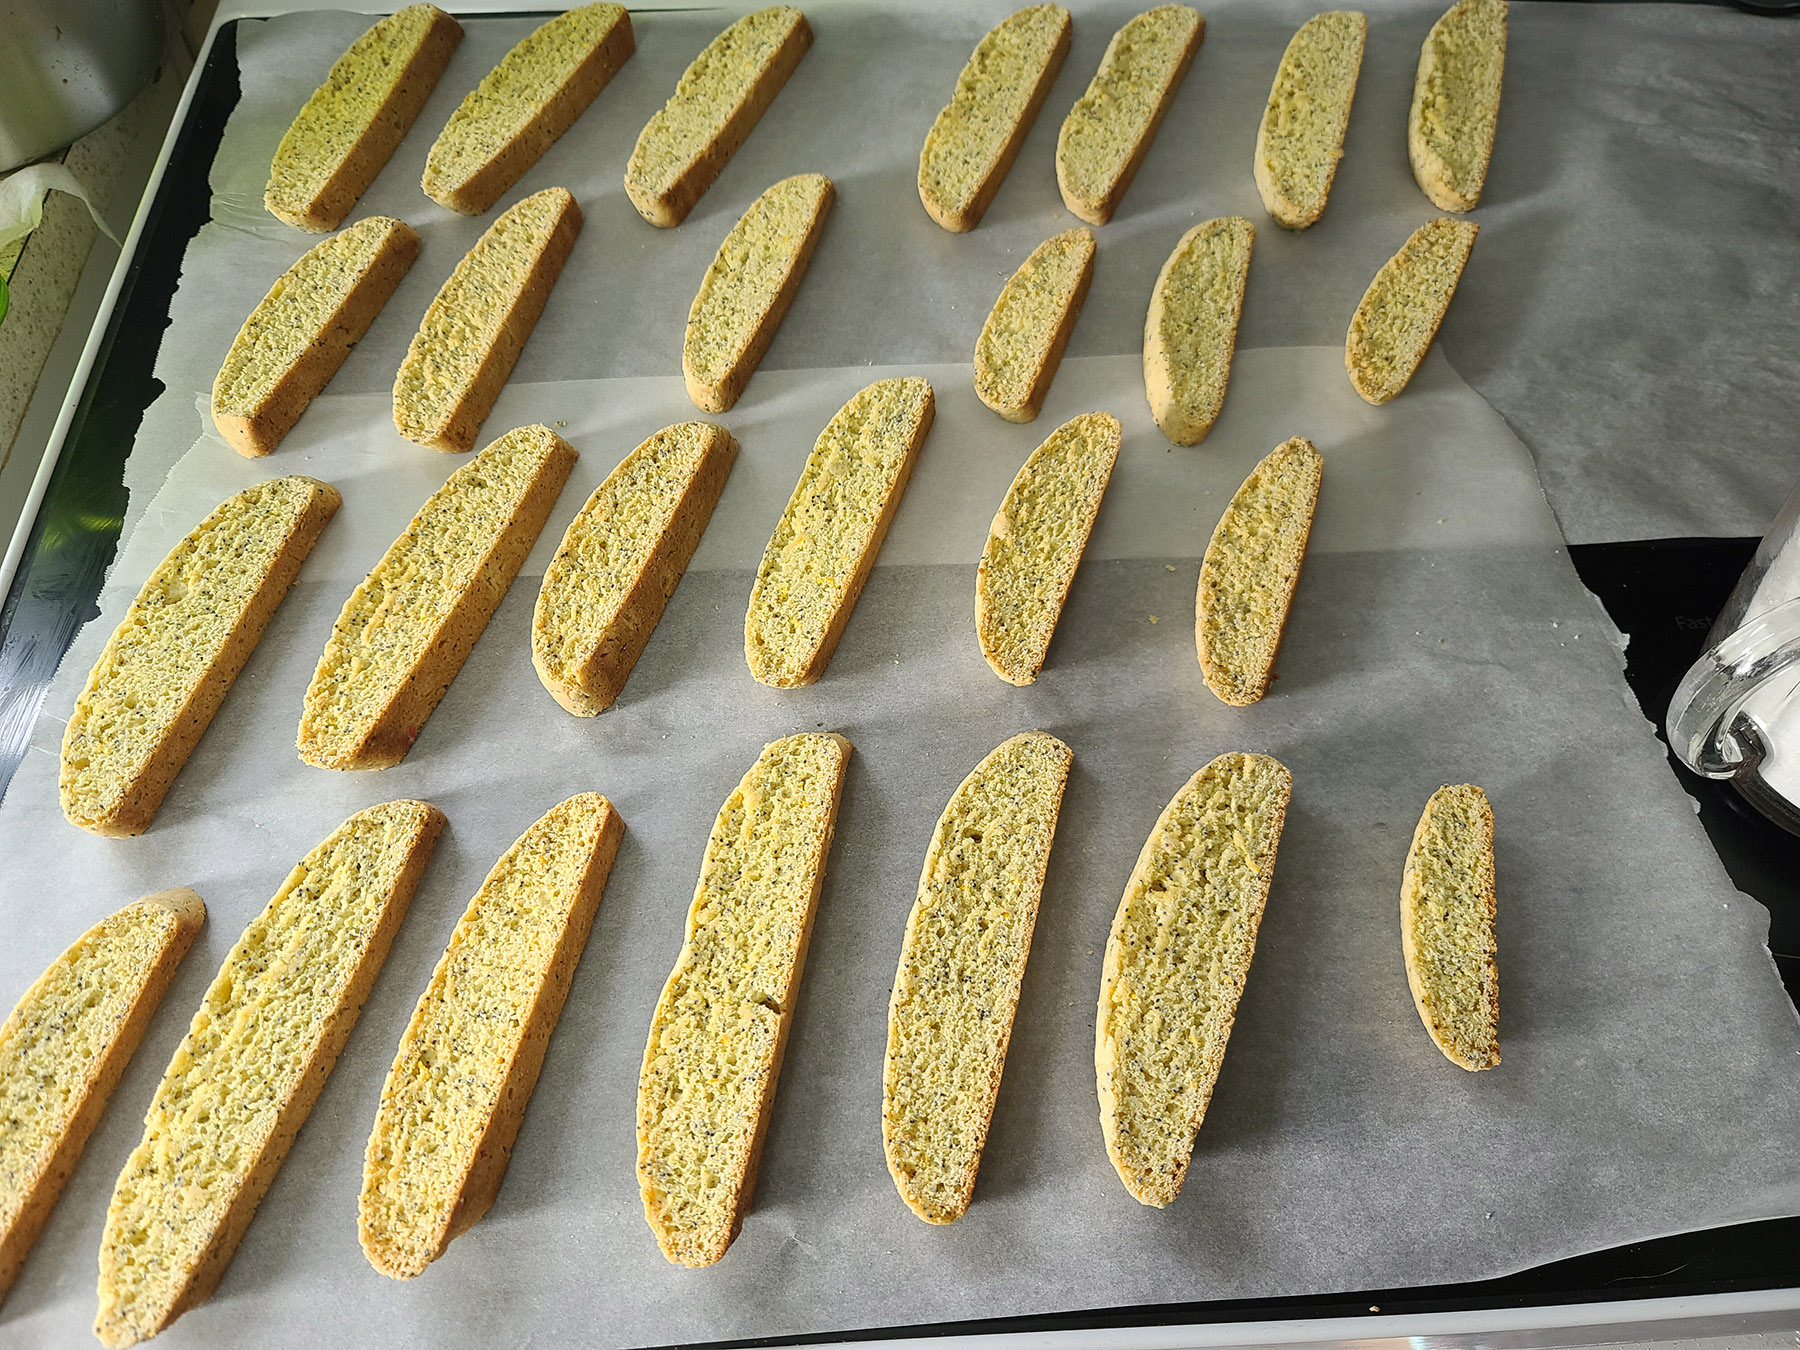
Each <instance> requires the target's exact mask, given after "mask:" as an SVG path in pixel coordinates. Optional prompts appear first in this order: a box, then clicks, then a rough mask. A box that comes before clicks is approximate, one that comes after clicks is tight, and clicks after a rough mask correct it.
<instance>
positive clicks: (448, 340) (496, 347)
mask: <svg viewBox="0 0 1800 1350" xmlns="http://www.w3.org/2000/svg"><path fill="white" fill-rule="evenodd" d="M581 222H582V215H581V207H580V206H578V205H576V202H575V198H574V197H573V196H571V195H570V194H569V192H568V190H567V189H566V188H545V189H544V190H543V191H542V192H539V193H535V194H533V195H532V196H530V197H527V198H526V199H525V200H524V201H522V202H520V203H518V204H517V205H516V206H513V207H512V208H511V209H509V210H508V211H506V212H505V213H504V214H503V215H501V217H500V218H499V219H498V220H496V221H495V222H494V223H493V224H492V225H490V226H488V228H487V231H486V233H484V234H483V235H482V236H481V238H479V239H477V240H476V241H475V247H473V248H471V249H470V250H469V251H468V252H467V253H466V254H464V255H463V260H462V261H461V262H459V263H457V265H456V270H455V271H454V272H452V273H451V274H450V279H449V280H448V281H446V282H445V283H444V284H443V287H442V288H441V289H440V290H439V291H438V293H437V298H436V299H435V300H433V301H432V302H431V306H430V308H428V309H427V310H426V311H425V317H424V318H423V319H421V320H420V321H419V331H418V332H417V333H415V334H413V340H412V345H411V346H410V347H408V348H407V349H406V358H405V359H404V360H403V361H401V363H400V371H399V373H398V374H397V375H395V376H394V426H395V427H396V428H398V430H399V432H400V434H401V435H402V436H404V437H406V439H407V440H409V441H417V442H418V443H419V444H420V445H425V446H429V447H431V448H432V449H433V450H452V451H458V452H460V451H464V450H468V449H471V448H473V446H474V444H475V438H476V436H477V435H479V434H480V432H481V424H482V423H483V422H484V421H486V420H487V415H488V413H489V412H491V411H492V410H493V407H494V400H495V399H497V398H499V397H500V391H501V390H502V389H503V388H505V387H506V379H507V376H509V375H511V374H512V371H513V367H514V366H515V365H516V364H518V360H519V353H520V352H522V351H524V350H525V343H526V342H527V341H528V340H529V339H530V337H531V330H532V329H533V328H535V327H537V321H538V316H539V315H541V314H542V313H543V312H544V302H545V301H547V300H548V299H549V298H550V291H551V289H552V288H553V287H554V286H555V285H556V279H557V277H559V276H561V275H562V269H563V264H564V263H565V262H567V261H568V260H569V250H571V249H572V248H574V247H575V236H576V235H578V234H580V233H581Z"/></svg>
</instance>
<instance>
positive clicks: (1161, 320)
mask: <svg viewBox="0 0 1800 1350" xmlns="http://www.w3.org/2000/svg"><path fill="white" fill-rule="evenodd" d="M1255 242H1256V228H1255V227H1254V226H1253V225H1251V223H1250V222H1249V221H1247V220H1245V219H1244V218H1243V217H1242V216H1221V217H1219V218H1218V219H1216V220H1208V221H1203V222H1202V223H1201V224H1199V225H1196V226H1194V228H1193V229H1191V230H1189V231H1188V232H1187V233H1186V234H1184V235H1182V236H1181V242H1180V243H1178V244H1176V245H1175V251H1174V252H1172V253H1171V254H1169V257H1168V261H1167V262H1165V263H1163V266H1162V271H1161V272H1160V273H1158V274H1157V278H1156V289H1155V290H1153V291H1152V292H1151V293H1150V313H1149V314H1148V315H1147V316H1146V318H1145V320H1144V392H1145V394H1146V396H1147V397H1148V398H1149V400H1150V414H1151V416H1153V417H1154V418H1155V419H1156V425H1157V426H1159V427H1161V428H1162V430H1163V435H1165V436H1167V437H1168V438H1169V439H1170V440H1172V441H1174V442H1175V444H1177V445H1198V444H1199V443H1200V442H1201V441H1203V440H1205V439H1206V433H1207V432H1209V431H1211V430H1212V425H1213V423H1214V422H1216V421H1218V420H1219V410H1220V409H1221V408H1223V407H1224V406H1225V383H1226V381H1227V380H1228V379H1230V377H1231V357H1232V353H1234V352H1235V351H1236V350H1237V328H1238V317H1239V315H1241V314H1242V313H1243V310H1244V283H1245V282H1246V281H1247V280H1249V277H1250V246H1251V245H1252V244H1253V243H1255Z"/></svg>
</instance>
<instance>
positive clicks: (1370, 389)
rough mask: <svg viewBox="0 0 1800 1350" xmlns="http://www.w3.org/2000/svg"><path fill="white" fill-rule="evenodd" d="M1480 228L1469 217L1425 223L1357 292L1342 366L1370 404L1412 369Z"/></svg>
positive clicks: (1384, 397)
mask: <svg viewBox="0 0 1800 1350" xmlns="http://www.w3.org/2000/svg"><path fill="white" fill-rule="evenodd" d="M1480 230H1481V226H1479V225H1477V224H1476V223H1475V222H1474V221H1472V220H1451V219H1450V218H1449V217H1448V216H1439V217H1438V218H1437V219H1436V220H1428V221H1426V222H1425V223H1424V224H1423V225H1421V226H1419V228H1418V229H1416V230H1414V231H1413V232H1412V236H1411V237H1410V238H1409V239H1407V241H1406V242H1405V243H1404V244H1402V245H1400V251H1399V252H1398V253H1396V254H1395V255H1394V256H1393V257H1391V258H1389V259H1388V260H1387V261H1386V262H1384V263H1383V264H1382V265H1381V270H1380V271H1379V272H1377V273H1376V274H1375V279H1374V280H1373V281H1371V282H1370V283H1369V289H1368V290H1366V291H1364V292H1363V298H1362V301H1361V303H1359V304H1358V305H1357V307H1356V313H1355V314H1353V315H1352V316H1351V318H1350V331H1349V333H1348V334H1347V335H1346V336H1345V338H1344V369H1345V370H1346V371H1348V372H1349V374H1350V383H1351V384H1353V385H1355V386H1356V392H1357V393H1359V394H1361V395H1362V396H1363V398H1365V399H1366V400H1368V401H1369V402H1370V403H1386V402H1387V401H1388V400H1389V399H1391V398H1393V397H1394V395H1396V394H1398V393H1399V392H1400V391H1401V390H1402V389H1404V388H1406V386H1407V384H1408V383H1409V382H1410V381H1411V380H1412V377H1413V375H1414V374H1415V373H1416V372H1417V371H1418V369H1419V364H1420V363H1421V362H1422V361H1424V359H1425V353H1426V352H1428V351H1429V350H1431V341H1432V339H1433V338H1435V337H1436V336H1437V330H1438V325H1439V324H1441V323H1442V322H1443V321H1444V312H1445V311H1446V310H1448V309H1449V308H1450V298H1451V297H1452V296H1454V295H1455V294H1456V283H1457V282H1458V281H1460V280H1461V279H1462V272H1463V266H1464V264H1466V263H1467V262H1468V261H1469V250H1470V249H1472V248H1474V247H1475V236H1476V234H1477V233H1479V232H1480Z"/></svg>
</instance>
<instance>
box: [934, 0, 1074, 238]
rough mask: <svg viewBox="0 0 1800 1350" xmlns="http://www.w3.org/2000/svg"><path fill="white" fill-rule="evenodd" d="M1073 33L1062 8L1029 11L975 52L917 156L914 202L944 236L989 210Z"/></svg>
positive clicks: (1001, 24) (1034, 7)
mask: <svg viewBox="0 0 1800 1350" xmlns="http://www.w3.org/2000/svg"><path fill="white" fill-rule="evenodd" d="M1074 27H1075V25H1074V21H1073V20H1071V19H1070V18H1069V11H1068V10H1066V9H1064V8H1063V7H1062V6H1061V5H1032V6H1030V7H1028V8H1026V9H1021V10H1019V11H1017V12H1016V13H1013V14H1010V15H1008V16H1007V17H1006V18H1004V19H1002V20H1001V21H1000V22H999V23H998V24H997V25H995V27H994V28H993V29H992V30H991V31H989V33H988V34H987V36H986V37H984V38H982V39H981V41H980V42H978V43H977V44H976V45H975V52H974V54H973V55H972V56H970V57H969V63H968V64H967V65H966V66H964V67H963V68H962V74H960V75H958V76H957V77H956V89H955V92H953V93H952V94H951V95H950V102H949V103H947V104H945V105H944V110H943V111H942V112H940V113H939V114H938V115H937V121H935V122H933V123H932V124H931V130H930V131H929V132H927V133H926V136H925V146H924V148H923V149H921V150H920V151H919V200H920V201H922V202H923V203H925V209H926V211H928V212H929V213H930V215H931V218H932V219H933V220H935V221H936V222H937V223H938V224H940V225H942V226H943V227H944V228H945V229H946V230H955V231H957V232H958V233H961V232H962V231H964V230H972V229H974V228H975V227H976V226H977V225H979V224H980V223H981V217H982V216H983V215H985V214H986V213H987V209H988V207H989V206H991V205H992V204H993V201H994V195H995V194H996V193H997V192H999V191H1000V185H1001V184H1002V183H1004V182H1005V181H1006V174H1007V171H1008V170H1009V169H1011V168H1012V164H1013V160H1014V159H1016V158H1017V157H1018V154H1019V147H1020V146H1022V145H1023V144H1025V137H1026V136H1027V135H1028V134H1029V133H1030V131H1031V124H1032V123H1033V122H1035V121H1037V115H1038V110H1039V109H1041V108H1042V107H1043V106H1044V97H1045V95H1047V94H1048V93H1049V92H1050V86H1051V85H1052V84H1053V83H1055V81H1056V73H1057V71H1059V70H1061V69H1062V64H1063V60H1064V58H1065V57H1067V56H1068V54H1069V39H1070V34H1071V33H1072V32H1073V30H1074Z"/></svg>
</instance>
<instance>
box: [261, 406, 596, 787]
mask: <svg viewBox="0 0 1800 1350" xmlns="http://www.w3.org/2000/svg"><path fill="white" fill-rule="evenodd" d="M574 466H575V450H574V447H572V446H571V445H570V444H569V443H568V442H567V441H565V440H563V438H562V437H560V436H558V435H557V434H556V433H555V432H554V431H552V430H550V428H549V427H543V426H530V427H520V428H519V429H518V430H517V431H509V432H507V433H506V435H504V436H502V437H501V438H500V439H499V440H497V441H495V442H494V443H493V444H492V445H490V446H488V447H487V448H486V449H485V450H483V451H482V452H481V453H480V454H479V455H476V456H475V458H474V459H472V460H470V461H469V462H468V463H467V464H465V465H463V466H462V467H461V468H460V469H458V470H457V471H456V472H455V473H453V474H451V475H450V477H449V478H448V479H447V480H446V481H445V483H444V485H443V486H442V487H441V488H439V489H438V490H437V491H436V492H434V493H432V494H431V496H430V498H429V499H428V500H427V501H426V503H425V505H424V506H422V507H420V508H419V514H418V515H416V516H414V517H413V518H412V523H411V524H410V525H408V526H407V527H406V530H405V532H404V533H403V534H401V536H400V537H399V538H398V539H396V540H395V541H394V542H393V544H392V545H390V546H389V548H388V551H387V552H386V553H385V554H383V555H382V559H381V561H380V562H378V563H376V564H375V567H374V570H372V571H371V572H370V573H369V575H368V576H366V577H364V578H363V582H362V584H361V585H360V586H358V587H357V588H356V590H355V591H353V592H352V593H351V595H350V598H349V599H348V600H346V601H345V602H344V608H343V611H342V613H340V614H339V615H338V619H337V623H336V624H334V625H333V626H332V629H331V638H330V640H329V641H328V642H327V643H326V644H325V651H324V654H323V655H321V656H320V657H319V664H318V667H317V668H316V669H315V670H314V671H313V677H312V683H311V684H310V685H309V686H308V687H307V690H306V706H305V708H304V710H303V711H302V712H301V714H300V732H299V735H298V736H297V737H296V738H295V744H296V745H297V747H298V748H299V751H300V758H301V759H303V760H305V761H306V762H307V763H308V764H316V765H317V766H318V767H320V768H321V769H385V768H388V767H390V766H391V765H395V764H398V763H399V762H400V761H401V760H403V759H405V758H406V752H407V751H408V750H410V749H412V743H413V742H414V741H415V740H416V739H418V735H419V732H420V731H421V730H422V729H423V728H424V726H425V720H426V719H427V718H428V717H430V716H431V713H432V710H433V709H434V708H436V707H437V705H438V700H439V699H441V698H443V696H444V695H445V694H446V693H447V692H448V691H449V689H450V682H451V681H452V680H454V679H455V678H456V673H457V671H459V670H461V669H462V665H463V662H464V661H465V660H467V659H468V656H469V652H470V650H471V649H472V648H473V647H474V646H475V641H476V639H477V638H479V637H480V636H481V634H482V632H483V630H484V629H486V628H487V624H488V620H489V619H491V618H492V617H493V615H494V611H495V610H496V609H498V608H499V606H500V601H501V600H503V599H504V598H505V597H506V590H507V587H509V586H511V585H512V579H513V577H514V576H515V575H516V574H517V573H518V570H519V566H520V564H522V563H523V562H524V561H525V555H526V554H527V553H529V552H531V546H532V544H533V543H534V542H536V540H537V537H538V533H539V531H541V530H542V529H543V528H544V522H545V521H546V520H547V519H549V516H550V508H551V507H553V506H554V505H556V498H557V494H559V493H560V492H561V491H562V488H563V484H564V483H566V482H567V481H568V478H569V470H570V469H572V468H573V467H574Z"/></svg>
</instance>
